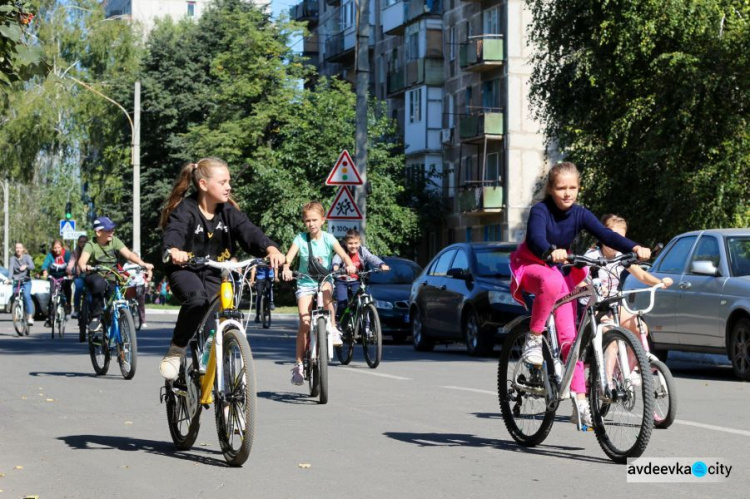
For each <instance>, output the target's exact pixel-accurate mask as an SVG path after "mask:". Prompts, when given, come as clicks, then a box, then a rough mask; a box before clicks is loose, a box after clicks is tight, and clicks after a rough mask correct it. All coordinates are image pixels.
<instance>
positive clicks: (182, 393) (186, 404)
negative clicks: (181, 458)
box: [164, 344, 203, 450]
mask: <svg viewBox="0 0 750 499" xmlns="http://www.w3.org/2000/svg"><path fill="white" fill-rule="evenodd" d="M187 354H188V356H189V358H191V359H192V358H193V355H194V354H193V346H192V344H191V345H190V347H189V348H188V349H187ZM164 392H165V397H164V398H165V400H166V402H167V425H168V426H169V434H170V435H171V436H172V442H174V445H175V447H176V448H177V449H179V450H187V449H189V448H190V447H192V446H193V444H194V443H195V440H196V439H197V438H198V431H199V430H200V427H201V425H200V419H201V411H202V410H203V406H202V405H201V404H200V403H199V400H200V393H201V387H200V376H199V374H198V372H197V371H195V370H194V369H192V368H188V365H187V359H186V357H183V358H182V360H181V361H180V372H179V374H178V375H177V379H176V380H175V381H172V382H170V381H166V382H165V389H164Z"/></svg>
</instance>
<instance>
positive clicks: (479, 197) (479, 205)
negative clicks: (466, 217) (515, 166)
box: [456, 181, 503, 215]
mask: <svg viewBox="0 0 750 499" xmlns="http://www.w3.org/2000/svg"><path fill="white" fill-rule="evenodd" d="M467 184H468V185H466V186H464V187H463V188H462V190H459V191H458V193H457V195H456V202H457V204H458V211H459V212H460V213H471V214H474V215H492V214H494V213H498V212H499V211H501V210H502V209H503V186H502V185H496V183H490V182H482V181H479V182H468V183H467ZM472 184H480V185H478V186H477V185H472ZM484 184H487V185H484Z"/></svg>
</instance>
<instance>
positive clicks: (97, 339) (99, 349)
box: [89, 328, 110, 376]
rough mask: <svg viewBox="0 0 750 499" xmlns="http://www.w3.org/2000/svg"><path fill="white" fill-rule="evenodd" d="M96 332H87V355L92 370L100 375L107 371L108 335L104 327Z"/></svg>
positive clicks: (108, 358)
mask: <svg viewBox="0 0 750 499" xmlns="http://www.w3.org/2000/svg"><path fill="white" fill-rule="evenodd" d="M102 329H104V331H100V332H98V333H89V356H90V357H91V365H92V366H94V372H95V373H96V374H98V375H100V376H103V375H105V374H107V371H109V360H110V357H109V337H108V335H107V331H106V329H105V328H102Z"/></svg>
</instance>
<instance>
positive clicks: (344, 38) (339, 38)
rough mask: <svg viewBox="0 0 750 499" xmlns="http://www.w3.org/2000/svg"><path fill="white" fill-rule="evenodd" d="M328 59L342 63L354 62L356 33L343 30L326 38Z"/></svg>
mask: <svg viewBox="0 0 750 499" xmlns="http://www.w3.org/2000/svg"><path fill="white" fill-rule="evenodd" d="M325 57H326V61H328V62H338V63H341V64H347V63H353V62H354V33H346V32H344V31H342V32H341V33H337V34H335V35H333V36H332V37H330V38H328V39H327V40H326V54H325Z"/></svg>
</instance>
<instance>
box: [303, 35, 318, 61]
mask: <svg viewBox="0 0 750 499" xmlns="http://www.w3.org/2000/svg"><path fill="white" fill-rule="evenodd" d="M318 40H319V39H318V32H317V30H316V31H314V32H312V33H310V36H306V37H305V38H304V39H303V40H302V55H303V56H304V57H307V58H310V59H317V56H318V52H320V48H319V46H320V44H319V42H318Z"/></svg>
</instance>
